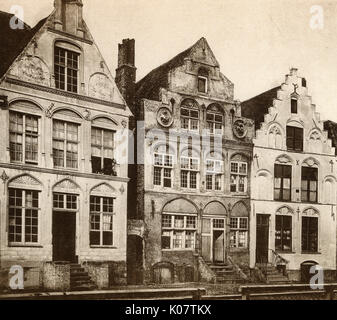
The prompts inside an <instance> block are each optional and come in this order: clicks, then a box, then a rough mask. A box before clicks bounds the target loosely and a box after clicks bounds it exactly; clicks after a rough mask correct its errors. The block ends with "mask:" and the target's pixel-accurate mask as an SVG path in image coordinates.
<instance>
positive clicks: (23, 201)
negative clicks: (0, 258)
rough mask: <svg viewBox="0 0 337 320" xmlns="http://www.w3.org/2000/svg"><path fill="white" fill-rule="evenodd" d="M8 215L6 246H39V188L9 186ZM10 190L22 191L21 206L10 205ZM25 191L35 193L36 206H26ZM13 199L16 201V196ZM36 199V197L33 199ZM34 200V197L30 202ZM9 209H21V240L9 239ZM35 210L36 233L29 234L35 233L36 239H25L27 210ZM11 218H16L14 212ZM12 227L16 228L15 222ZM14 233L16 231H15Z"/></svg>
mask: <svg viewBox="0 0 337 320" xmlns="http://www.w3.org/2000/svg"><path fill="white" fill-rule="evenodd" d="M7 190H8V197H7V198H8V215H7V219H8V220H7V221H8V222H7V225H8V234H7V243H8V246H10V247H20V246H24V247H32V246H33V247H34V246H39V243H40V238H41V235H40V232H41V230H40V229H41V228H40V226H41V207H40V206H41V195H40V194H41V191H40V190H30V189H21V188H12V187H9V188H8V189H7ZM11 190H14V191H15V192H16V191H20V192H22V198H21V206H17V205H11V204H10V198H11V197H10V191H11ZM27 192H31V193H37V202H38V203H37V205H38V206H37V207H34V206H32V207H27V203H26V202H27V198H26V193H27ZM14 199H15V200H14V201H15V202H16V199H17V197H14ZM35 200H36V199H35ZM33 202H34V199H33V198H32V203H33ZM11 209H13V210H14V211H16V210H17V209H20V210H21V233H20V234H21V241H11V240H10V235H11V232H10V227H11V222H10V219H11V216H10V215H11V213H10V211H11ZM29 210H31V211H37V218H35V219H37V225H36V228H37V231H36V234H31V235H35V236H36V237H37V239H36V241H26V235H27V232H26V219H27V211H29ZM13 219H16V214H15V213H14V217H13ZM31 220H33V217H31ZM13 226H14V228H16V226H17V225H16V223H15V224H13ZM31 227H33V225H31ZM15 234H16V232H15Z"/></svg>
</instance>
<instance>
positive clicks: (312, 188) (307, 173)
mask: <svg viewBox="0 0 337 320" xmlns="http://www.w3.org/2000/svg"><path fill="white" fill-rule="evenodd" d="M317 187H318V170H317V168H309V167H302V183H301V200H302V201H303V202H317Z"/></svg>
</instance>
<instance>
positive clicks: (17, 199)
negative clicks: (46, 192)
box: [8, 189, 40, 244]
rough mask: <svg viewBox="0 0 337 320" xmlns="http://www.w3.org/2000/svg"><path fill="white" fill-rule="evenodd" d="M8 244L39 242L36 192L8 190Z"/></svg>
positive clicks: (37, 198) (37, 197) (37, 196)
mask: <svg viewBox="0 0 337 320" xmlns="http://www.w3.org/2000/svg"><path fill="white" fill-rule="evenodd" d="M8 191H9V218H8V242H9V243H11V244H15V243H17V244H30V243H38V241H39V210H40V208H39V193H38V191H30V190H20V189H9V190H8Z"/></svg>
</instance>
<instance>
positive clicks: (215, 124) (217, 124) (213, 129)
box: [206, 105, 223, 134]
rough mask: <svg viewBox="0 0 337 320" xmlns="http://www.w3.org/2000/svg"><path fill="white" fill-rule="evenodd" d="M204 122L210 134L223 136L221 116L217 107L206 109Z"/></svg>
mask: <svg viewBox="0 0 337 320" xmlns="http://www.w3.org/2000/svg"><path fill="white" fill-rule="evenodd" d="M206 121H207V127H208V130H209V133H210V134H223V114H222V112H221V109H220V107H219V106H216V105H212V106H210V107H209V108H208V109H207V113H206Z"/></svg>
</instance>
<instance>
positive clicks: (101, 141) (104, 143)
mask: <svg viewBox="0 0 337 320" xmlns="http://www.w3.org/2000/svg"><path fill="white" fill-rule="evenodd" d="M113 162H114V132H113V131H111V130H105V129H99V128H92V129H91V165H92V172H93V173H103V174H106V175H114V174H115V172H114V167H113Z"/></svg>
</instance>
